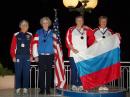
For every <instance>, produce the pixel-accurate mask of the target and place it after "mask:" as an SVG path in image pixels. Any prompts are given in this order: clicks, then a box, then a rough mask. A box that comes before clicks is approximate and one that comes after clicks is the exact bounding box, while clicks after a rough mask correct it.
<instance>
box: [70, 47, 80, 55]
mask: <svg viewBox="0 0 130 97" xmlns="http://www.w3.org/2000/svg"><path fill="white" fill-rule="evenodd" d="M71 50H72V51H73V52H74V53H75V54H77V53H79V51H78V50H76V49H74V48H72V49H71Z"/></svg>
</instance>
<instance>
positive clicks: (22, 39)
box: [10, 32, 33, 58]
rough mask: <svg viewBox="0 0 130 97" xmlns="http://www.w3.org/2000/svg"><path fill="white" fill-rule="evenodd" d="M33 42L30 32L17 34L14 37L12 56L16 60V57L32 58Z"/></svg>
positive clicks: (11, 49)
mask: <svg viewBox="0 0 130 97" xmlns="http://www.w3.org/2000/svg"><path fill="white" fill-rule="evenodd" d="M32 40H33V36H32V33H30V32H26V33H23V32H17V33H15V34H14V35H13V39H12V43H11V48H10V54H11V57H12V58H14V57H16V55H27V56H28V55H30V56H32Z"/></svg>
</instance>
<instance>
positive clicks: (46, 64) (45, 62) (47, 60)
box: [39, 55, 54, 93]
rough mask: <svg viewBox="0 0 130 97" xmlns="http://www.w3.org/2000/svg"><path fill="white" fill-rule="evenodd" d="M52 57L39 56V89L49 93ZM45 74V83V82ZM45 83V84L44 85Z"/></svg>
mask: <svg viewBox="0 0 130 97" xmlns="http://www.w3.org/2000/svg"><path fill="white" fill-rule="evenodd" d="M53 60H54V55H40V56H39V85H40V86H39V87H40V90H41V91H43V92H44V91H45V89H46V92H47V93H50V87H51V72H52V65H53ZM45 72H46V81H45ZM45 82H46V83H45Z"/></svg>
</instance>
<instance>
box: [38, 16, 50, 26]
mask: <svg viewBox="0 0 130 97" xmlns="http://www.w3.org/2000/svg"><path fill="white" fill-rule="evenodd" d="M45 20H46V21H48V23H49V26H51V24H52V22H51V19H50V18H49V17H43V18H41V19H40V24H41V25H42V24H43V21H45Z"/></svg>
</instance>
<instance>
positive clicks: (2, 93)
mask: <svg viewBox="0 0 130 97" xmlns="http://www.w3.org/2000/svg"><path fill="white" fill-rule="evenodd" d="M52 92H53V91H52ZM54 96H55V97H63V96H60V95H54V94H51V95H49V96H47V95H44V96H43V95H39V94H38V90H35V89H31V90H30V94H29V95H28V96H17V95H15V93H14V89H6V90H0V97H54ZM127 97H130V92H129V93H127Z"/></svg>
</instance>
